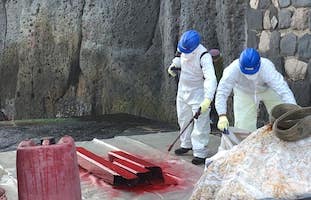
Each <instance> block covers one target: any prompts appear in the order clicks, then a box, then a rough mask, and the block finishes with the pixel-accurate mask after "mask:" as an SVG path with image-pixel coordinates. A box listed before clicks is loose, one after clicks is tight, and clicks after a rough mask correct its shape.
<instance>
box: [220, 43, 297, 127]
mask: <svg viewBox="0 0 311 200" xmlns="http://www.w3.org/2000/svg"><path fill="white" fill-rule="evenodd" d="M232 90H233V94H234V96H233V111H234V121H235V124H234V127H236V128H240V129H243V130H248V131H250V132H252V131H255V130H256V129H257V127H256V123H257V109H258V107H259V102H260V101H262V102H263V103H264V104H265V106H266V108H267V110H268V112H269V113H270V112H271V109H272V108H273V107H274V106H276V105H278V104H281V103H291V104H296V100H295V98H294V95H293V93H292V91H291V90H290V88H289V87H288V85H287V83H286V81H285V80H284V78H283V76H282V75H281V74H280V73H279V72H278V71H277V70H276V69H275V66H274V64H273V63H272V62H271V61H270V60H269V59H267V58H262V57H260V55H259V53H258V52H257V51H256V50H255V49H253V48H246V49H245V50H244V51H243V52H242V53H241V55H240V58H239V59H236V60H234V61H233V62H232V63H231V64H230V65H229V66H228V67H226V68H225V70H224V72H223V76H222V78H221V80H220V82H219V85H218V88H217V92H216V99H215V106H216V110H217V113H218V116H219V120H218V124H217V127H218V129H220V130H221V131H224V129H228V126H229V121H228V118H227V116H226V115H227V99H228V96H229V95H230V93H231V92H232Z"/></svg>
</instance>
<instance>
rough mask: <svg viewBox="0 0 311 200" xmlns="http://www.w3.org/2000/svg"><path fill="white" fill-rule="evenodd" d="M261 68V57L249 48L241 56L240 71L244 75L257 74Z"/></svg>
mask: <svg viewBox="0 0 311 200" xmlns="http://www.w3.org/2000/svg"><path fill="white" fill-rule="evenodd" d="M259 68H260V55H259V53H258V51H256V50H255V49H253V48H247V49H244V51H242V53H241V55H240V69H241V71H242V73H244V74H249V75H252V74H255V73H256V72H258V70H259Z"/></svg>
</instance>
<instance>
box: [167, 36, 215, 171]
mask: <svg viewBox="0 0 311 200" xmlns="http://www.w3.org/2000/svg"><path fill="white" fill-rule="evenodd" d="M200 40H201V38H200V35H199V34H198V32H196V31H195V30H189V31H186V32H185V33H183V34H182V36H181V38H180V40H179V42H178V46H177V50H178V52H180V57H179V56H176V57H175V58H174V59H173V61H172V64H171V65H170V67H169V68H168V73H169V74H170V75H171V76H173V77H175V76H176V73H175V71H174V70H173V68H179V69H181V72H180V79H179V84H178V92H177V99H176V106H177V117H178V124H179V127H180V130H185V131H184V133H183V134H182V135H181V137H180V140H181V145H180V148H178V149H176V150H175V154H176V155H182V154H185V153H187V152H188V151H190V150H192V151H193V156H194V158H193V159H192V163H193V164H195V165H199V164H204V162H205V159H206V157H207V154H208V148H207V144H208V140H209V133H210V116H209V115H210V104H211V101H212V100H213V98H214V93H215V90H216V87H217V80H216V76H215V71H214V66H213V61H212V57H211V55H210V54H209V53H208V51H207V49H206V48H205V47H204V46H203V45H201V44H200ZM193 118H195V119H194V122H193V123H191V125H189V122H191V120H192V119H193ZM187 125H189V126H188V127H187ZM186 127H187V128H186ZM185 128H186V129H185Z"/></svg>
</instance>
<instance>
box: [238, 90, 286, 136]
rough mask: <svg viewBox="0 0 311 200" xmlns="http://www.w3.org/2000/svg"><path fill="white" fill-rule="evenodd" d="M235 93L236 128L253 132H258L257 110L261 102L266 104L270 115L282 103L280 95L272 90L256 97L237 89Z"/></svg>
mask: <svg viewBox="0 0 311 200" xmlns="http://www.w3.org/2000/svg"><path fill="white" fill-rule="evenodd" d="M233 92H234V96H233V111H234V126H235V127H236V128H241V129H244V130H248V131H251V132H252V131H255V130H257V127H256V124H257V109H258V106H259V102H260V101H262V102H263V103H264V105H265V106H266V108H267V111H268V113H269V114H270V113H271V109H272V108H273V107H274V106H276V105H278V104H281V103H282V101H281V98H280V97H279V96H278V94H277V93H276V92H274V91H273V90H272V89H270V88H269V89H267V90H266V91H264V92H261V93H257V94H256V95H255V94H251V93H247V92H244V91H242V90H240V89H237V88H234V90H233Z"/></svg>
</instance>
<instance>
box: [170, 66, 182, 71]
mask: <svg viewBox="0 0 311 200" xmlns="http://www.w3.org/2000/svg"><path fill="white" fill-rule="evenodd" d="M171 70H173V71H181V68H178V67H172V68H171Z"/></svg>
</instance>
